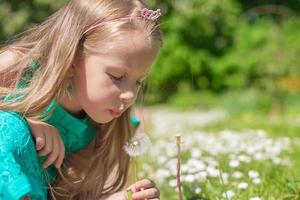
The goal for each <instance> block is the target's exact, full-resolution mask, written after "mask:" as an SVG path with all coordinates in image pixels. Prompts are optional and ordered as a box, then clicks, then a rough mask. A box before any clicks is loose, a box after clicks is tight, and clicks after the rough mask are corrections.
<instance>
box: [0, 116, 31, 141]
mask: <svg viewBox="0 0 300 200" xmlns="http://www.w3.org/2000/svg"><path fill="white" fill-rule="evenodd" d="M30 136H31V134H30V128H29V126H28V123H27V121H26V120H25V119H24V118H23V117H22V116H21V115H19V114H18V113H16V112H11V111H3V110H0V146H1V144H2V145H4V143H5V144H10V143H11V142H13V143H14V145H17V146H19V145H23V144H22V143H23V142H24V139H25V140H29V137H30Z"/></svg>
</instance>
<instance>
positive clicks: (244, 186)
mask: <svg viewBox="0 0 300 200" xmlns="http://www.w3.org/2000/svg"><path fill="white" fill-rule="evenodd" d="M237 187H238V188H239V189H242V190H244V189H246V188H247V187H248V183H246V182H242V183H239V184H238V186H237Z"/></svg>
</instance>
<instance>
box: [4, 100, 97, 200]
mask: <svg viewBox="0 0 300 200" xmlns="http://www.w3.org/2000/svg"><path fill="white" fill-rule="evenodd" d="M46 122H47V123H49V124H51V125H53V126H54V127H55V128H57V130H58V132H59V133H60V135H61V137H62V140H63V141H64V144H65V149H66V152H75V151H78V150H80V149H82V148H84V147H86V146H87V145H88V144H89V143H90V142H91V141H92V140H93V139H94V137H95V135H96V130H95V129H94V128H92V126H91V125H90V124H89V123H88V116H86V117H85V118H84V119H78V118H75V117H73V116H72V115H71V114H69V113H68V112H67V111H66V110H64V109H63V107H61V106H60V105H59V104H58V105H57V106H56V108H55V110H54V111H53V114H52V115H51V117H50V118H49V119H48V120H47V121H46ZM45 159H46V157H45V156H44V157H38V155H37V152H36V149H35V144H34V139H33V137H32V135H31V133H30V128H29V125H28V123H27V121H26V119H25V118H23V117H22V116H21V115H20V114H18V113H15V112H10V111H2V110H0V160H1V162H0V199H1V200H2V199H3V200H16V199H20V198H21V197H23V196H26V195H28V196H30V199H33V200H37V199H41V200H46V199H47V189H48V184H47V182H49V183H52V182H53V181H54V180H55V178H56V174H57V170H56V168H55V167H54V165H51V166H49V167H48V168H47V169H46V170H45V169H43V168H42V164H43V162H44V161H45ZM46 172H48V173H46ZM48 175H49V176H48Z"/></svg>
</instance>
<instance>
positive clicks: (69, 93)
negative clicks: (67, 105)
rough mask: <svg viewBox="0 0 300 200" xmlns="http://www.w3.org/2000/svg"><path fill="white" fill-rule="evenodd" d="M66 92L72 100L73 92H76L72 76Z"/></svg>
mask: <svg viewBox="0 0 300 200" xmlns="http://www.w3.org/2000/svg"><path fill="white" fill-rule="evenodd" d="M65 93H66V95H67V97H68V99H69V101H72V98H73V97H72V96H73V93H74V86H73V84H72V79H71V78H70V80H69V81H68V86H67V89H66V90H65Z"/></svg>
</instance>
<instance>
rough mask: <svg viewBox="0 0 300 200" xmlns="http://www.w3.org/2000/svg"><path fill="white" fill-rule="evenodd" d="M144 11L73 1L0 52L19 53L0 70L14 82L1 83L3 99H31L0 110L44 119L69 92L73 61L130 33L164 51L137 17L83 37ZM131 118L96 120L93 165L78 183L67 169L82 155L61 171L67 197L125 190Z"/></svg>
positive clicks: (136, 2) (153, 27)
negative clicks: (34, 66) (22, 84)
mask: <svg viewBox="0 0 300 200" xmlns="http://www.w3.org/2000/svg"><path fill="white" fill-rule="evenodd" d="M145 7H146V5H145V4H144V3H143V2H142V0H70V1H68V3H67V4H66V5H65V6H64V7H63V8H61V9H60V10H58V11H57V12H56V13H54V14H53V15H51V16H50V17H49V18H48V19H47V20H46V21H45V22H43V23H41V24H40V25H37V26H35V27H33V28H31V29H29V30H28V31H26V32H24V33H23V34H22V35H20V36H19V37H18V38H17V39H16V40H15V41H14V42H13V43H12V44H10V45H8V46H6V47H4V48H2V49H1V50H0V53H1V52H5V51H7V50H10V51H14V52H17V54H18V57H17V59H16V62H15V63H14V64H12V65H10V66H7V67H5V68H4V69H1V70H0V77H13V79H10V78H4V79H3V80H2V85H1V87H0V98H3V97H5V96H9V95H12V96H14V95H22V94H26V95H23V96H22V98H21V99H18V101H15V102H13V101H5V102H2V101H1V102H0V110H12V111H15V112H18V113H20V114H22V115H23V116H24V117H28V118H32V119H36V120H39V119H40V114H41V112H42V111H44V110H45V109H46V108H47V107H48V106H49V104H50V102H51V101H52V100H53V99H56V100H57V99H58V98H59V97H60V96H61V95H62V94H63V93H64V92H65V91H66V88H67V86H68V83H67V82H66V80H67V75H68V72H69V70H70V68H71V65H72V62H73V60H74V58H75V57H76V56H78V55H81V53H90V52H93V51H94V49H95V47H96V46H99V45H101V44H107V43H109V42H113V41H114V39H116V38H122V32H123V31H125V30H128V29H129V30H139V31H143V32H144V33H145V34H146V35H147V38H148V40H149V45H151V46H155V48H160V47H161V45H162V38H161V33H160V29H159V25H158V23H157V22H156V21H155V22H153V21H147V20H140V19H139V20H138V19H136V20H135V19H134V17H133V18H132V19H130V20H112V21H110V22H109V23H105V24H103V26H100V27H97V28H96V29H95V30H93V31H91V32H89V33H88V34H86V35H83V33H84V30H86V28H87V27H88V26H90V25H92V24H93V23H94V22H95V20H99V19H103V20H107V21H109V19H110V18H112V17H115V16H120V17H122V16H131V15H132V16H135V15H136V13H137V12H139V11H140V10H141V9H142V8H145ZM32 60H37V61H38V62H39V63H40V65H41V67H40V69H39V70H37V71H36V72H34V76H33V78H32V79H31V80H30V81H29V85H28V86H27V87H24V88H18V89H16V86H17V84H18V83H19V82H20V81H21V80H22V77H23V75H24V73H25V72H26V71H27V70H28V69H29V68H30V67H31V66H30V64H31V61H32ZM3 85H4V86H3ZM53 109H54V108H53ZM50 113H51V112H50ZM129 113H130V112H129V110H127V111H126V113H124V114H123V115H122V116H121V117H120V118H118V119H115V120H113V121H111V122H109V123H107V124H104V125H102V126H101V128H100V126H99V124H97V123H95V122H93V121H92V120H91V123H92V124H94V126H95V128H97V132H98V134H97V136H96V139H95V141H94V143H93V144H91V145H93V146H92V147H91V149H92V152H93V156H92V157H91V158H89V161H90V162H87V163H90V164H88V165H87V166H85V167H84V168H83V169H81V170H79V171H77V175H76V177H77V178H76V177H75V178H74V177H72V176H71V175H70V173H69V171H68V170H70V169H71V168H72V167H73V166H74V165H75V164H74V162H77V163H79V162H80V160H78V159H79V158H80V152H79V153H78V155H76V154H70V155H67V157H66V161H65V162H64V167H63V168H62V170H61V171H60V173H61V175H62V177H61V179H62V180H64V181H65V182H68V186H69V187H66V188H67V189H66V191H65V192H64V193H65V194H67V195H68V198H70V199H77V198H80V199H81V198H82V199H96V198H99V196H101V195H103V194H108V193H112V192H115V191H118V190H120V189H121V188H123V187H124V185H125V184H126V181H127V178H128V169H129V160H130V158H129V156H128V155H126V153H125V152H124V151H123V150H122V147H123V144H124V143H125V142H126V141H127V140H128V139H129V138H130V137H131V136H132V128H131V124H130V120H129ZM49 116H50V115H48V116H45V117H43V118H41V120H46V119H47V118H48V117H49ZM120 130H122V134H120ZM100 132H101V134H100ZM83 151H84V150H83ZM76 156H77V157H76ZM75 157H76V160H75ZM83 157H84V156H82V157H81V158H83ZM112 174H113V176H111V175H112ZM58 185H59V184H58ZM60 185H63V184H60Z"/></svg>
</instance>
